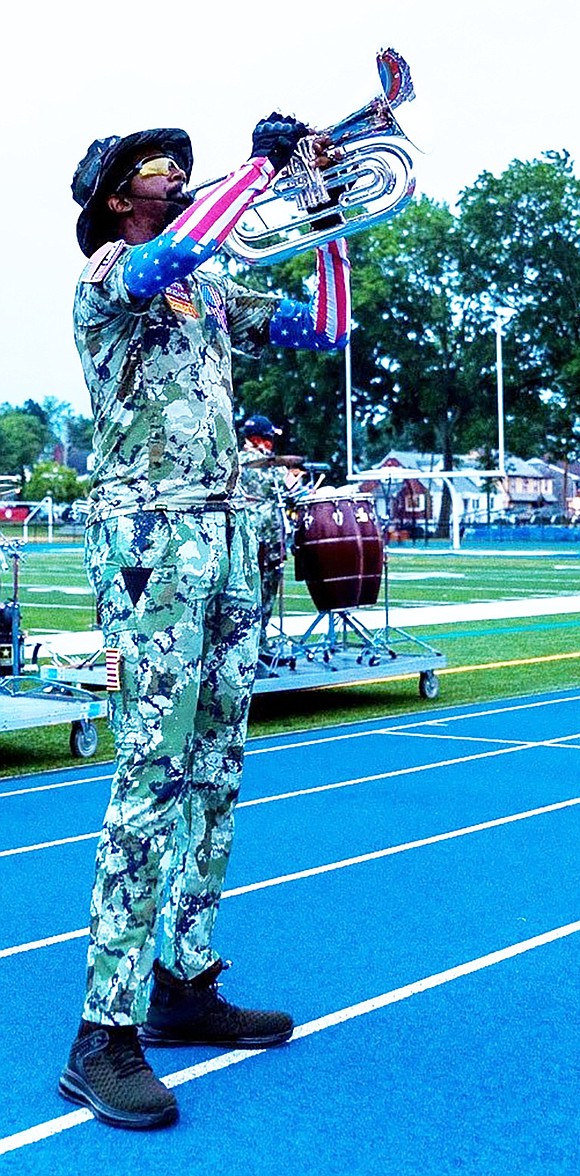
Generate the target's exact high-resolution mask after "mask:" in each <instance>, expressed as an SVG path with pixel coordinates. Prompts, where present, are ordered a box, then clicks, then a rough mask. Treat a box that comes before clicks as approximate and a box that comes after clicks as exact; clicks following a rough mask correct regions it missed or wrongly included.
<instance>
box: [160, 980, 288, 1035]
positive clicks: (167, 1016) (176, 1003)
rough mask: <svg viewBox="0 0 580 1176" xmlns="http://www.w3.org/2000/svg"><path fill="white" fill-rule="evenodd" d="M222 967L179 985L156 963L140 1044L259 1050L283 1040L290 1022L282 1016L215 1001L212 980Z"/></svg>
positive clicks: (217, 996)
mask: <svg viewBox="0 0 580 1176" xmlns="http://www.w3.org/2000/svg"><path fill="white" fill-rule="evenodd" d="M227 966H228V965H226V964H225V963H224V962H223V961H222V960H218V961H217V963H215V964H213V965H212V967H211V968H208V969H207V971H205V972H202V973H201V975H200V976H196V977H195V978H194V979H193V980H179V979H178V978H177V977H176V976H174V975H173V974H172V973H171V972H168V971H167V968H164V967H163V965H162V964H160V963H159V961H158V960H156V961H155V964H154V965H153V975H154V981H153V990H152V993H151V1003H150V1006H149V1013H148V1015H147V1020H146V1022H145V1024H144V1025H143V1027H142V1028H141V1030H140V1037H141V1041H142V1042H143V1044H144V1045H167V1046H170V1045H224V1046H236V1047H241V1048H247V1049H259V1048H261V1047H263V1046H268V1045H281V1044H282V1042H284V1041H288V1038H289V1037H291V1035H292V1030H293V1028H294V1022H293V1020H292V1018H291V1017H289V1016H288V1014H287V1013H276V1012H273V1013H269V1012H259V1011H257V1010H255V1009H241V1008H238V1007H237V1006H236V1005H233V1004H230V1003H229V1002H228V1001H227V1000H226V999H225V997H223V996H221V994H220V993H219V992H218V987H219V985H218V976H219V975H220V973H221V972H223V971H224V970H225V968H226V967H227Z"/></svg>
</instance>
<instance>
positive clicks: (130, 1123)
mask: <svg viewBox="0 0 580 1176" xmlns="http://www.w3.org/2000/svg"><path fill="white" fill-rule="evenodd" d="M58 1091H59V1094H61V1095H62V1097H63V1098H66V1099H68V1101H69V1102H74V1103H77V1104H79V1105H80V1106H82V1107H89V1108H90V1110H91V1111H92V1112H93V1115H94V1116H95V1119H99V1120H100V1122H101V1123H106V1124H107V1125H108V1126H109V1127H124V1128H126V1129H128V1130H130V1131H151V1130H153V1129H155V1128H157V1127H170V1126H171V1124H172V1123H175V1122H176V1120H177V1119H178V1118H179V1110H178V1108H177V1107H166V1108H165V1109H164V1110H162V1111H151V1112H148V1113H143V1114H137V1113H132V1112H131V1111H121V1110H117V1109H115V1108H114V1107H111V1106H109V1105H108V1103H105V1102H103V1101H102V1100H101V1099H100V1098H97V1096H96V1095H95V1094H94V1093H93V1092H92V1091H91V1090H90V1088H89V1087H88V1086H87V1085H86V1084H85V1082H84V1081H83V1079H82V1078H80V1077H79V1075H78V1074H74V1073H73V1072H72V1071H71V1070H68V1069H66V1070H64V1071H63V1073H62V1074H61V1076H60V1079H59V1083H58Z"/></svg>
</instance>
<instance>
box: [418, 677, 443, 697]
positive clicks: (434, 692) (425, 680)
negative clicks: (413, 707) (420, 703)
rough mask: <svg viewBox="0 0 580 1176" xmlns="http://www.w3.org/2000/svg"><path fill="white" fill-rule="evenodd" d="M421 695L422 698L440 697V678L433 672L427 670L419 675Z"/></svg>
mask: <svg viewBox="0 0 580 1176" xmlns="http://www.w3.org/2000/svg"><path fill="white" fill-rule="evenodd" d="M419 694H420V696H421V698H429V699H432V698H437V697H438V695H439V678H438V677H437V674H434V673H433V670H425V671H424V673H422V674H419Z"/></svg>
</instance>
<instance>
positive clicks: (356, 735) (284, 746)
mask: <svg viewBox="0 0 580 1176" xmlns="http://www.w3.org/2000/svg"><path fill="white" fill-rule="evenodd" d="M564 702H580V694H572V695H569V696H567V697H566V698H551V699H545V700H544V701H541V702H527V703H516V704H514V705H510V706H500V707H494V708H493V709H489V710H485V711H469V712H463V713H462V714H460V715H448V716H442V717H441V718H439V719H416V718H415V719H413V720H411V721H410V722H408V723H400V724H397V725H396V726H395V725H391V726H389V727H373V728H372V729H371V730H368V731H349V732H346V733H345V734H344V735H323V736H320V737H319V738H313V739H300V740H297V741H296V742H295V743H288V742H287V743H278V744H274V745H273V746H271V747H254V748H252V747H248V748H246V752H245V758H246V759H248V758H249V757H250V756H255V755H270V754H271V753H272V752H278V751H296V750H297V749H299V748H301V747H318V746H320V745H321V744H323V743H339V742H340V741H342V740H345V739H368V738H370V737H372V736H373V735H392V734H397V733H398V732H399V731H405V730H407V729H408V728H417V727H427V726H431V727H438V726H440V725H441V726H444V725H445V724H446V723H456V722H458V721H459V720H461V719H478V718H487V716H488V715H501V714H511V713H512V712H513V711H520V710H533V709H534V708H535V707H541V706H560V705H561V704H562V703H564ZM369 722H374V720H373V719H370V720H369ZM359 723H360V721H358V720H357V721H356V722H354V723H353V724H352V726H353V727H354V726H358V725H359ZM345 725H346V726H348V724H344V723H341V726H345ZM262 738H265V736H262ZM272 738H273V737H272ZM562 738H566V736H562ZM498 742H499V741H498ZM501 742H502V743H507V742H508V740H505V739H504V740H501ZM112 778H113V776H112V773H111V774H110V775H103V776H87V777H85V778H84V779H82V780H73V781H71V782H68V781H66V782H65V783H61V782H56V783H54V784H40V785H33V786H32V787H30V788H18V789H15V790H13V791H11V792H2V791H0V800H2V798H3V797H8V796H24V795H27V794H28V793H30V792H48V791H50V790H51V789H53V788H69V787H72V786H73V785H76V784H94V783H96V782H97V781H100V780H112ZM3 779H4V781H7V780H8V781H9V780H17V779H18V777H17V776H5V777H3Z"/></svg>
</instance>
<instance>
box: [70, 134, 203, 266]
mask: <svg viewBox="0 0 580 1176" xmlns="http://www.w3.org/2000/svg"><path fill="white" fill-rule="evenodd" d="M151 148H154V149H155V150H157V149H158V150H159V152H160V153H162V154H163V155H171V156H172V157H173V158H174V159H175V162H176V163H178V164H179V166H180V168H182V169H183V171H184V172H185V174H186V176H187V179H188V180H189V177H190V175H191V168H192V166H193V151H192V148H191V140H190V138H189V135H188V134H186V132H185V131H181V130H179V129H178V128H177V127H156V128H154V129H153V130H150V131H137V132H136V133H135V134H134V135H126V136H125V137H124V138H123V137H122V136H121V135H110V136H109V138H108V139H95V140H94V142H93V143H91V145H90V147H89V149H88V151H87V153H86V155H85V157H84V159H81V161H80V163H79V164H78V166H77V169H76V171H75V174H74V176H73V181H72V185H71V187H72V194H73V198H74V199H75V200H76V202H77V204H80V205H81V208H82V212H81V215H80V216H79V219H78V221H77V239H78V243H79V245H80V247H81V249H82V251H83V253H84V254H85V255H86V256H87V257H90V256H91V255H92V254H93V253H94V252H95V249H97V248H98V247H99V245H102V244H103V243H104V241H105V240H106V239H107V230H106V223H107V213H106V210H105V207H104V201H103V197H105V196H110V195H111V193H112V192H114V191H115V186H116V184H119V183H120V182H121V180H122V178H123V173H124V170H125V168H126V164H127V157H128V156H133V157H135V155H136V154H137V155H138V153H139V151H141V150H143V151H149V150H150V149H151Z"/></svg>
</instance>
